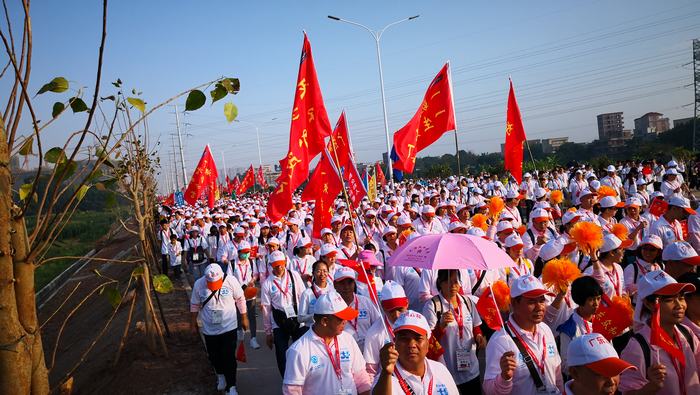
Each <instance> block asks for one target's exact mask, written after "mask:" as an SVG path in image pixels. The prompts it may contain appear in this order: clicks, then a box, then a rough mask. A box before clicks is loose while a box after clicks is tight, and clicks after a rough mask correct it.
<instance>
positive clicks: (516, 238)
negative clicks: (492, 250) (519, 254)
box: [505, 233, 523, 248]
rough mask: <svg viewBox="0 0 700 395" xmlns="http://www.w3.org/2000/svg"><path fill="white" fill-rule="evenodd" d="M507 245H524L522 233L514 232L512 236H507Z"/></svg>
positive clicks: (508, 246)
mask: <svg viewBox="0 0 700 395" xmlns="http://www.w3.org/2000/svg"><path fill="white" fill-rule="evenodd" d="M505 245H506V247H507V248H511V247H515V246H518V245H519V246H522V245H523V239H521V238H520V235H518V234H517V233H512V234H511V235H510V236H508V237H506V240H505Z"/></svg>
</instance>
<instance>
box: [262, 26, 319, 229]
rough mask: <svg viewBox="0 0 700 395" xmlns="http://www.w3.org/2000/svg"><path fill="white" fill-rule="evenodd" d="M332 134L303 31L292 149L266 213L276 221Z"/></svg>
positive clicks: (291, 141) (295, 96)
mask: <svg viewBox="0 0 700 395" xmlns="http://www.w3.org/2000/svg"><path fill="white" fill-rule="evenodd" d="M330 135H331V124H330V121H329V120H328V114H327V113H326V107H325V106H324V104H323V96H322V95H321V88H320V86H319V84H318V79H317V77H316V69H315V67H314V60H313V56H312V54H311V44H310V43H309V40H308V38H307V37H306V33H304V45H303V48H302V50H301V61H300V64H299V74H298V76H297V84H296V91H295V94H294V105H293V106H292V123H291V127H290V133H289V150H288V151H287V155H286V156H285V157H284V158H283V159H282V160H281V161H280V165H281V167H282V174H281V175H280V177H279V178H278V179H277V187H276V188H275V191H274V192H273V193H272V194H271V195H270V198H269V200H268V202H267V215H268V217H270V220H272V221H277V220H279V219H280V218H282V217H283V216H284V215H285V214H286V213H287V210H288V209H289V208H290V207H292V194H293V192H294V190H295V189H296V188H298V187H299V185H301V184H302V183H303V182H304V181H305V180H306V178H307V177H308V176H309V165H310V163H311V160H312V159H313V158H314V157H316V155H318V154H319V153H320V152H321V151H322V150H323V148H324V146H325V141H324V138H325V137H328V136H330Z"/></svg>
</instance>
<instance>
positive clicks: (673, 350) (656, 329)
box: [649, 301, 685, 369]
mask: <svg viewBox="0 0 700 395" xmlns="http://www.w3.org/2000/svg"><path fill="white" fill-rule="evenodd" d="M659 316H660V314H659V302H658V301H657V302H656V307H655V309H654V314H653V315H652V316H651V336H650V339H649V340H650V342H649V344H651V345H652V346H658V347H660V348H661V349H662V350H664V351H666V352H667V353H668V355H669V356H670V357H671V359H676V360H678V362H680V364H681V366H682V367H683V368H684V369H685V354H683V350H681V349H680V347H678V346H677V345H676V342H675V341H674V340H673V339H672V338H671V336H670V335H669V334H668V333H666V331H665V330H664V328H662V327H661V320H660V318H659Z"/></svg>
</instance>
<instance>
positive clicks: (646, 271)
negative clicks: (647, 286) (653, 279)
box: [635, 258, 649, 276]
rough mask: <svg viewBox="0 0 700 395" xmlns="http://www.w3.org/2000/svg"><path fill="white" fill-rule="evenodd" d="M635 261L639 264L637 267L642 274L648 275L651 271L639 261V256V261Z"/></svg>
mask: <svg viewBox="0 0 700 395" xmlns="http://www.w3.org/2000/svg"><path fill="white" fill-rule="evenodd" d="M635 263H636V264H637V268H639V272H640V273H642V276H646V274H647V273H648V272H649V271H648V270H647V269H645V268H644V265H642V264H641V263H640V262H639V258H637V262H635Z"/></svg>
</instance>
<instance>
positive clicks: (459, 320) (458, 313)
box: [448, 297, 464, 340]
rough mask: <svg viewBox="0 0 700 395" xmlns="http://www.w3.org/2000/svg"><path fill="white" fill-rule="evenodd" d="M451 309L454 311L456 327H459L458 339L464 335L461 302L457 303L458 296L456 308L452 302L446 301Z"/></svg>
mask: <svg viewBox="0 0 700 395" xmlns="http://www.w3.org/2000/svg"><path fill="white" fill-rule="evenodd" d="M448 303H449V304H450V307H452V311H454V315H455V320H456V321H457V328H459V340H462V338H463V337H464V317H463V315H462V304H461V303H459V297H457V308H455V307H454V306H452V303H450V302H448Z"/></svg>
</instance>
